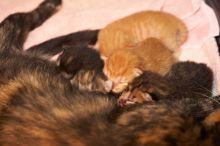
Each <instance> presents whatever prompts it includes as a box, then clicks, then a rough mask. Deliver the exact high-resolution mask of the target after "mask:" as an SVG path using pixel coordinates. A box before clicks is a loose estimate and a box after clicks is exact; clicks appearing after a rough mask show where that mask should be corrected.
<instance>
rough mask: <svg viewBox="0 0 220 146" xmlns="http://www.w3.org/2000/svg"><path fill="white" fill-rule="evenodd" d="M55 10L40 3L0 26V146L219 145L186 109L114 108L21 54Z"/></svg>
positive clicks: (54, 2) (55, 1) (51, 3)
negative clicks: (30, 35) (28, 38)
mask: <svg viewBox="0 0 220 146" xmlns="http://www.w3.org/2000/svg"><path fill="white" fill-rule="evenodd" d="M60 4H61V1H60V0H45V1H44V2H43V3H41V4H40V5H39V6H38V7H37V8H36V9H35V10H33V11H31V12H28V13H17V14H13V15H10V16H9V17H7V18H6V19H5V20H4V21H3V22H2V23H0V34H1V35H0V36H1V37H0V42H1V43H0V49H1V50H0V75H1V79H0V81H1V82H0V84H1V86H0V89H1V90H0V97H1V100H0V129H1V132H0V145H6V146H7V145H10V146H15V145H16V146H30V145H35V146H42V145H47V146H63V145H67V146H91V145H92V146H102V145H106V146H112V145H114V146H126V145H129V146H145V145H161V146H168V145H170V146H171V145H177V146H184V145H187V146H195V145H201V146H202V145H204V146H206V145H210V146H212V145H213V146H214V145H216V146H217V145H218V143H216V144H215V142H216V141H215V140H217V138H216V137H214V136H215V135H214V136H213V134H216V133H217V132H218V131H217V132H212V130H209V129H207V128H206V127H204V126H203V125H201V124H199V123H197V122H196V121H194V120H193V119H192V117H191V116H190V115H188V114H186V113H185V111H184V110H183V108H182V107H184V106H185V105H180V106H176V105H175V104H176V103H166V102H161V103H160V102H158V103H156V104H155V103H153V104H140V105H134V106H128V107H125V108H119V107H118V106H117V102H116V100H115V99H114V98H111V97H109V96H107V95H103V94H101V93H97V92H86V91H80V90H78V89H77V88H75V87H74V86H71V85H70V84H69V82H68V81H67V80H65V79H64V78H63V77H62V76H61V75H60V72H59V70H57V67H56V65H55V64H54V63H50V62H49V61H46V60H44V59H42V58H40V57H39V58H38V57H36V56H32V55H30V56H29V55H27V54H25V53H23V52H22V50H21V49H22V47H21V46H22V45H23V43H22V42H21V40H23V41H24V40H25V39H26V36H27V33H28V32H29V31H30V30H31V29H34V28H35V27H37V26H38V25H40V24H41V23H43V22H44V20H46V18H48V17H49V16H51V14H52V13H54V12H55V11H56V10H57V7H58V6H60ZM21 23H22V24H21ZM20 24H21V25H20ZM16 30H17V31H16ZM18 30H19V31H18ZM14 32H16V33H14ZM14 38H16V39H14ZM17 46H19V48H18V47H17ZM20 47H21V48H20ZM209 128H212V127H209ZM204 135H205V136H204Z"/></svg>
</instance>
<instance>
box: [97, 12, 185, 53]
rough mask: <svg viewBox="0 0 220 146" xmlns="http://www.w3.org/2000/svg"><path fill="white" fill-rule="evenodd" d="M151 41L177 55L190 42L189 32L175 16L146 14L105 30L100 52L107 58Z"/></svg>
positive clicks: (123, 20)
mask: <svg viewBox="0 0 220 146" xmlns="http://www.w3.org/2000/svg"><path fill="white" fill-rule="evenodd" d="M149 37H154V38H157V39H159V40H161V41H162V43H163V44H165V45H166V46H167V47H168V48H169V49H170V50H171V51H172V52H176V51H177V49H179V47H180V46H181V45H182V44H183V43H184V42H185V41H186V39H187V28H186V26H185V24H184V23H183V22H182V21H181V20H180V19H179V18H177V17H175V16H174V15H172V14H169V13H166V12H160V11H142V12H138V13H135V14H132V15H129V16H126V17H124V18H121V19H119V20H116V21H114V22H112V23H110V24H108V25H107V26H106V27H105V28H103V29H102V30H101V31H100V33H99V35H98V43H99V49H100V52H101V54H102V55H103V56H105V57H108V56H109V55H111V53H112V52H114V51H115V50H117V49H124V48H127V47H133V46H135V45H136V44H138V43H140V42H142V41H143V40H145V39H147V38H149Z"/></svg>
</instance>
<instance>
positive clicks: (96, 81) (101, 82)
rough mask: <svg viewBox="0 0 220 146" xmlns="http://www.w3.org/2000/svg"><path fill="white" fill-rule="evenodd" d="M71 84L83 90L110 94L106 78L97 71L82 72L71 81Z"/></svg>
mask: <svg viewBox="0 0 220 146" xmlns="http://www.w3.org/2000/svg"><path fill="white" fill-rule="evenodd" d="M70 82H71V84H72V85H74V86H77V87H78V88H79V89H81V90H87V91H97V92H102V93H108V92H110V89H109V85H108V81H107V78H106V76H105V75H104V74H103V72H99V71H97V70H80V71H78V72H77V73H76V74H75V76H73V78H72V79H70Z"/></svg>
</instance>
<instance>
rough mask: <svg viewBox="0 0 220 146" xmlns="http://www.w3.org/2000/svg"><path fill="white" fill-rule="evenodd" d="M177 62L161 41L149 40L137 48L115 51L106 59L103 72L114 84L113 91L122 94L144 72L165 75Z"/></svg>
mask: <svg viewBox="0 0 220 146" xmlns="http://www.w3.org/2000/svg"><path fill="white" fill-rule="evenodd" d="M176 61H177V60H176V59H175V57H174V56H173V54H172V52H171V51H170V50H169V49H168V48H167V47H166V46H165V45H164V44H163V43H162V42H161V41H160V40H159V39H156V38H148V39H146V40H144V41H143V42H141V43H140V44H137V45H136V46H135V48H128V49H118V50H115V51H114V53H112V54H111V55H110V56H109V57H108V58H106V59H105V66H104V71H103V72H104V73H105V75H106V76H107V77H108V80H109V82H112V87H110V88H111V89H112V91H113V92H115V93H120V92H122V91H123V90H124V89H125V88H126V87H127V85H128V84H129V83H131V82H132V80H133V79H134V78H135V77H138V76H139V75H141V74H142V73H143V72H144V71H152V72H155V73H158V74H160V75H165V74H166V73H167V72H168V71H169V69H170V68H171V66H172V64H174V63H175V62H176Z"/></svg>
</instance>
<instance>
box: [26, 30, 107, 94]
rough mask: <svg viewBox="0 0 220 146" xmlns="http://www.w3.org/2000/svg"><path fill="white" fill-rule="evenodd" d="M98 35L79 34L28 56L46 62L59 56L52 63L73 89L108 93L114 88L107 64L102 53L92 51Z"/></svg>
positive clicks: (51, 42) (59, 39)
mask: <svg viewBox="0 0 220 146" xmlns="http://www.w3.org/2000/svg"><path fill="white" fill-rule="evenodd" d="M97 34H98V30H88V31H79V32H75V33H72V34H69V35H65V36H61V37H57V38H54V39H51V40H49V41H46V42H43V43H41V44H39V45H36V46H34V47H31V48H30V49H28V50H27V52H26V53H27V54H28V55H32V56H37V57H40V58H43V59H46V60H50V58H51V57H52V56H54V55H57V54H59V57H58V58H57V59H55V60H52V62H53V61H55V62H56V63H57V67H58V69H59V70H60V71H61V73H62V75H63V76H64V77H65V78H66V79H68V80H69V81H70V82H71V84H72V85H73V86H77V87H79V89H83V90H88V91H99V92H103V93H106V92H109V90H110V89H108V86H107V85H108V82H106V80H107V78H106V76H105V75H104V74H103V71H102V70H103V66H104V63H103V61H102V59H101V58H100V54H99V52H98V51H96V50H95V49H93V48H91V45H94V43H95V42H96V40H97ZM50 61H51V60H50Z"/></svg>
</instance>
